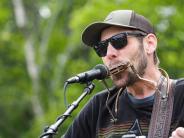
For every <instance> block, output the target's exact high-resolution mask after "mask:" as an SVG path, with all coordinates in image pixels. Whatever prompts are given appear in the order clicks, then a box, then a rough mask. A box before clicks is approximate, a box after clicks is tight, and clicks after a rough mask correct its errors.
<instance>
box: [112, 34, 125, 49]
mask: <svg viewBox="0 0 184 138" xmlns="http://www.w3.org/2000/svg"><path fill="white" fill-rule="evenodd" d="M110 42H111V44H112V46H113V47H114V48H115V49H121V48H123V47H125V46H126V45H127V35H126V34H120V35H116V36H113V37H112V38H111V40H110Z"/></svg>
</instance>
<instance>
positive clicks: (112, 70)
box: [109, 62, 130, 75]
mask: <svg viewBox="0 0 184 138" xmlns="http://www.w3.org/2000/svg"><path fill="white" fill-rule="evenodd" d="M128 67H130V62H126V63H120V64H118V65H116V66H114V67H112V68H110V69H109V72H110V75H115V74H118V73H120V72H123V71H125V70H126V69H127V68H128Z"/></svg>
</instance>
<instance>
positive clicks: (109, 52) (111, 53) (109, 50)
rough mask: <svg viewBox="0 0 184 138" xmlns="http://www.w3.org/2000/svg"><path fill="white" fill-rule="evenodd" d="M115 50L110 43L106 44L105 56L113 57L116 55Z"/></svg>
mask: <svg viewBox="0 0 184 138" xmlns="http://www.w3.org/2000/svg"><path fill="white" fill-rule="evenodd" d="M117 52H118V50H116V49H115V48H114V47H113V46H112V45H111V44H110V43H109V44H108V47H107V54H106V57H108V58H109V59H112V58H115V57H117Z"/></svg>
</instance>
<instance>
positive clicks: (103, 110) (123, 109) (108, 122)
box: [65, 79, 184, 138]
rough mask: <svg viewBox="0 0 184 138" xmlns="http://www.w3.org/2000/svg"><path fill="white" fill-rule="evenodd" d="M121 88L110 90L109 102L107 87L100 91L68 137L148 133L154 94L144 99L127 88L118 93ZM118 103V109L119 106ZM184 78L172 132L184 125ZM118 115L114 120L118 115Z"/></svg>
mask: <svg viewBox="0 0 184 138" xmlns="http://www.w3.org/2000/svg"><path fill="white" fill-rule="evenodd" d="M117 91H118V89H117V88H112V89H111V90H110V97H109V100H108V102H107V103H108V106H109V108H110V112H109V110H108V108H107V106H106V100H107V96H108V92H107V90H104V91H102V92H100V93H98V94H96V95H95V96H94V97H93V98H92V99H91V100H90V101H89V102H88V103H87V105H86V106H85V107H84V108H83V110H82V111H81V112H80V114H79V115H78V116H77V117H76V119H75V120H74V122H73V124H72V125H71V126H70V128H69V129H68V131H67V132H66V134H65V138H96V137H99V138H112V137H113V138H121V137H122V136H124V135H127V134H134V135H136V136H147V134H148V128H149V123H150V119H151V112H152V107H153V102H154V95H152V96H150V97H147V98H145V99H142V100H138V99H134V98H133V97H132V96H131V95H129V94H128V92H127V91H126V89H125V90H123V92H122V93H121V95H120V96H119V97H118V98H119V99H118V103H116V102H117ZM115 106H116V107H117V112H115V108H116V107H115ZM183 117H184V79H179V80H178V81H177V83H176V87H175V91H174V105H173V114H172V120H171V127H170V133H171V132H172V131H173V130H175V129H176V128H177V127H179V126H181V127H184V118H183ZM113 118H115V119H117V120H116V121H114V119H113Z"/></svg>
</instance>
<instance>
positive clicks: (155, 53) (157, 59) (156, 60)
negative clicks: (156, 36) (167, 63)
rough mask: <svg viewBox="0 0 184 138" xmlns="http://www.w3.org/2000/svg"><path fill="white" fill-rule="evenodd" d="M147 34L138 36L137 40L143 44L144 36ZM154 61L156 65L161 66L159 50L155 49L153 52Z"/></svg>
mask: <svg viewBox="0 0 184 138" xmlns="http://www.w3.org/2000/svg"><path fill="white" fill-rule="evenodd" d="M144 37H145V36H140V37H136V38H137V40H138V41H139V42H140V43H141V44H143V38H144ZM153 62H154V64H155V65H156V66H159V64H160V60H159V58H158V56H157V51H156V50H155V51H154V53H153Z"/></svg>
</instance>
